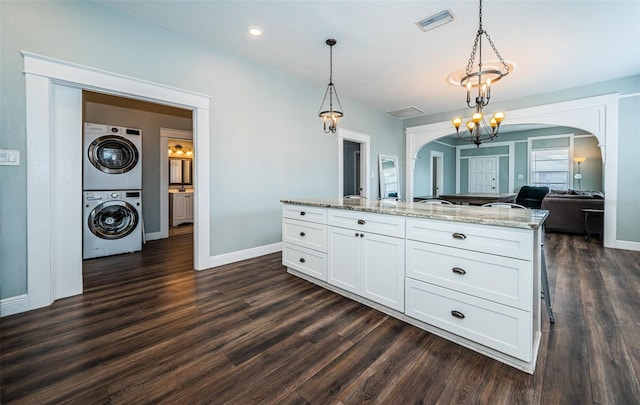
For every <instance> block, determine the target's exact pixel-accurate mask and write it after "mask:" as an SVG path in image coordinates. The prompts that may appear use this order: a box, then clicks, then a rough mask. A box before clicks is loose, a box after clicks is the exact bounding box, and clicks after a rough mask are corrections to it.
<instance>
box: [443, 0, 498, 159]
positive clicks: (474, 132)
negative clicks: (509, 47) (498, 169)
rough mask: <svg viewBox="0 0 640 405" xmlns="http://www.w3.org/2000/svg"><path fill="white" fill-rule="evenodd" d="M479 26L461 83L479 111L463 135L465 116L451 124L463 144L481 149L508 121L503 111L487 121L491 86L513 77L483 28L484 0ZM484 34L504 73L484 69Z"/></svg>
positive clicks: (452, 121) (468, 122)
mask: <svg viewBox="0 0 640 405" xmlns="http://www.w3.org/2000/svg"><path fill="white" fill-rule="evenodd" d="M479 21H480V24H479V27H478V32H477V33H476V39H475V41H474V42H473V49H472V50H471V56H470V57H469V61H468V62H467V68H466V69H465V76H464V77H463V78H462V80H460V85H461V86H462V87H466V89H467V106H469V108H472V109H474V110H475V112H474V113H473V114H472V115H471V120H469V121H467V123H466V127H467V129H466V130H464V131H463V132H462V133H461V132H460V126H461V125H462V117H454V118H453V119H452V120H451V123H452V124H453V126H454V127H455V129H456V133H457V135H458V139H461V140H463V141H468V142H473V143H475V144H476V146H480V144H481V143H482V141H486V140H491V139H493V138H495V137H496V136H498V131H499V129H500V123H501V122H502V120H503V119H504V113H503V112H496V113H495V114H493V117H491V118H490V119H489V123H488V124H487V121H486V118H485V116H484V113H483V112H482V109H483V108H484V107H486V106H487V105H488V104H489V100H490V99H491V85H492V84H493V83H495V82H497V81H498V80H500V79H502V78H503V77H504V76H506V75H508V74H509V65H508V64H507V63H506V62H505V61H504V59H502V56H500V52H498V50H497V49H496V46H495V45H494V44H493V41H492V40H491V37H490V36H489V34H488V33H487V31H485V30H484V28H482V0H480V13H479ZM482 35H484V36H485V37H486V38H487V41H488V42H489V45H491V49H493V52H494V53H495V55H496V57H497V58H498V60H499V61H500V64H502V67H503V68H504V71H502V70H498V69H497V68H494V67H491V68H489V69H484V70H483V68H482ZM476 55H477V56H478V64H477V70H476V71H474V65H475V60H476ZM472 90H476V91H477V95H476V96H475V100H474V103H472V102H471V91H472Z"/></svg>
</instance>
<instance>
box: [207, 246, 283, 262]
mask: <svg viewBox="0 0 640 405" xmlns="http://www.w3.org/2000/svg"><path fill="white" fill-rule="evenodd" d="M281 251H282V242H277V243H272V244H270V245H264V246H258V247H254V248H251V249H245V250H238V251H236V252H230V253H224V254H221V255H217V256H211V257H209V268H211V267H218V266H223V265H225V264H229V263H235V262H240V261H242V260H247V259H253V258H254V257H259V256H264V255H268V254H271V253H275V252H281Z"/></svg>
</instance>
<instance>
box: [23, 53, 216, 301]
mask: <svg viewBox="0 0 640 405" xmlns="http://www.w3.org/2000/svg"><path fill="white" fill-rule="evenodd" d="M22 54H23V57H24V66H25V68H24V72H25V81H26V121H27V153H28V155H29V159H28V160H27V171H28V172H30V173H32V175H31V176H30V181H29V182H28V183H27V294H26V295H25V296H24V297H21V299H20V301H19V302H18V301H16V302H14V303H13V304H14V305H13V306H12V312H14V313H15V312H22V311H26V310H30V309H35V308H40V307H43V306H48V305H50V304H51V303H52V302H53V301H54V300H56V299H59V298H64V297H69V296H72V295H76V294H82V257H81V256H82V243H81V237H82V236H81V232H75V233H69V232H67V229H69V225H70V224H71V225H73V226H74V229H81V217H82V214H81V210H82V206H81V204H78V202H77V201H78V195H80V193H81V191H82V175H81V173H82V160H81V156H82V155H81V149H82V144H81V140H82V129H81V128H80V126H79V125H78V123H79V122H82V90H85V89H86V90H92V91H96V92H100V93H105V94H113V95H118V96H126V97H130V98H135V99H138V100H144V101H149V102H153V103H158V104H162V105H169V106H174V107H178V108H184V109H188V110H190V111H192V113H193V133H194V141H195V147H196V148H198V149H199V150H201V152H200V159H198V161H197V163H196V164H197V166H196V167H195V169H194V174H195V177H194V180H195V185H196V188H200V189H203V190H204V189H208V185H209V178H210V167H209V165H210V160H209V143H210V137H209V116H210V115H209V105H210V99H209V97H208V96H205V95H201V94H196V93H193V92H188V91H183V90H180V89H176V88H170V87H167V86H164V85H161V84H156V83H152V82H149V81H146V80H141V79H138V78H133V77H127V76H123V75H120V74H113V73H110V72H106V71H103V70H99V69H93V68H91V67H86V66H82V65H77V64H73V63H69V62H65V61H60V60H57V59H52V58H47V57H44V56H41V55H35V54H31V53H27V52H23V53H22ZM62 151H64V152H65V153H64V154H65V155H69V156H71V158H68V159H67V158H65V159H52V157H53V156H58V155H62V153H61V152H62ZM76 151H77V152H78V153H75V152H76ZM72 152H73V153H72ZM75 156H77V158H75ZM52 173H53V174H54V175H52ZM57 174H60V176H58V175H57ZM199 185H202V187H198V186H199ZM209 200H210V198H209V194H208V193H198V195H197V197H196V199H195V211H196V213H197V215H198V218H199V221H198V223H197V224H196V226H195V227H194V236H195V240H194V248H193V249H194V250H193V256H194V267H195V269H196V270H203V269H206V268H209V267H211V259H210V255H209V249H210V243H209V241H210V223H209V218H210V202H209ZM76 225H77V227H76ZM62 241H64V242H62Z"/></svg>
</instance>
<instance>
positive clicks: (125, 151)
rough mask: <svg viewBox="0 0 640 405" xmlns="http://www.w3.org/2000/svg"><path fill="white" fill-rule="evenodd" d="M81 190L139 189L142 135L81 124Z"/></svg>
mask: <svg viewBox="0 0 640 405" xmlns="http://www.w3.org/2000/svg"><path fill="white" fill-rule="evenodd" d="M83 145H84V149H83V150H84V158H83V165H82V167H83V187H82V189H83V190H140V189H142V131H141V130H139V129H135V128H124V127H118V126H113V125H102V124H92V123H85V124H84V142H83Z"/></svg>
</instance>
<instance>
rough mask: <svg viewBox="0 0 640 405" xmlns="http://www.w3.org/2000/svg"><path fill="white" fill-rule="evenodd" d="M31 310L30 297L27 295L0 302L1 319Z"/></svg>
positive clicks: (4, 299)
mask: <svg viewBox="0 0 640 405" xmlns="http://www.w3.org/2000/svg"><path fill="white" fill-rule="evenodd" d="M30 309H31V308H29V296H28V295H27V294H22V295H16V296H14V297H9V298H3V299H1V300H0V317H3V316H9V315H13V314H18V313H20V312H26V311H28V310H30Z"/></svg>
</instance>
